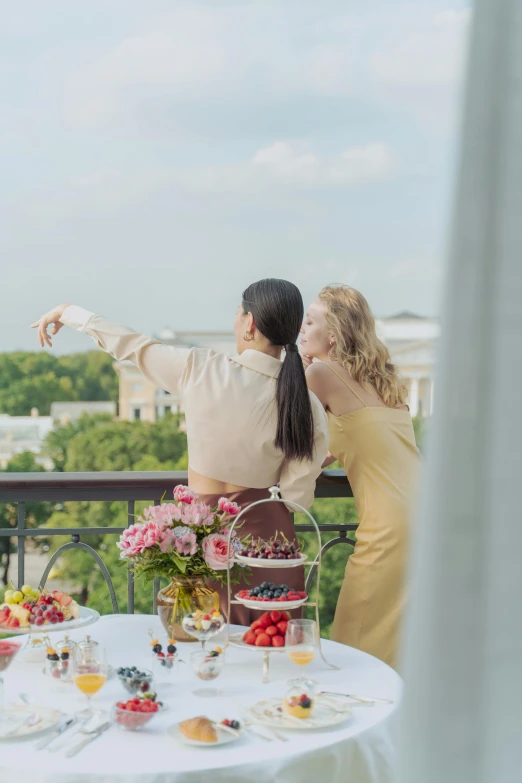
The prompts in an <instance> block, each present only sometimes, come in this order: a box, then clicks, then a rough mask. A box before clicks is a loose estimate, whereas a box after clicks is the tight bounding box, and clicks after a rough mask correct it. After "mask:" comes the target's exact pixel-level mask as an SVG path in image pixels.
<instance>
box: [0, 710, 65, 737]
mask: <svg viewBox="0 0 522 783" xmlns="http://www.w3.org/2000/svg"><path fill="white" fill-rule="evenodd" d="M6 712H7V715H8V716H9V723H10V726H9V728H8V727H7V726H4V725H3V723H2V724H0V742H16V741H18V740H24V739H35V738H36V737H39V736H40V735H41V734H45V732H47V731H50V730H51V729H52V728H53V727H54V726H56V724H57V723H58V720H59V718H60V713H59V712H57V711H56V710H53V709H51V708H49V707H33V705H24V706H19V705H12V706H10V707H9V708H8V710H7V711H6ZM32 716H36V719H37V720H36V719H35V720H34V721H33V720H32Z"/></svg>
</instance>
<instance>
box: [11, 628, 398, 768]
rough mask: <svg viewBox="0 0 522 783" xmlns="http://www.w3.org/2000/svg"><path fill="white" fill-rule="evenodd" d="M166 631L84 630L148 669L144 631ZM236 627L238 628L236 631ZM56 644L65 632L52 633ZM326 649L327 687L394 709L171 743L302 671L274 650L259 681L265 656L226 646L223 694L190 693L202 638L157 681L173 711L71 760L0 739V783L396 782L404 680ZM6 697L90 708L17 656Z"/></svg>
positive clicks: (349, 653)
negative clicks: (265, 736)
mask: <svg viewBox="0 0 522 783" xmlns="http://www.w3.org/2000/svg"><path fill="white" fill-rule="evenodd" d="M149 629H152V630H153V632H154V633H155V634H156V635H158V636H159V637H160V638H161V639H163V637H164V636H165V634H164V632H163V630H162V628H161V627H160V622H159V619H158V618H157V617H155V616H151V615H111V616H107V617H102V618H101V620H100V621H99V622H98V623H97V624H96V625H93V626H90V627H89V628H87V629H84V630H79V631H76V632H73V633H71V638H74V639H76V640H80V639H83V638H84V637H85V635H86V633H89V634H90V635H91V637H92V638H94V639H96V640H97V641H98V642H99V643H100V644H102V645H104V646H105V647H106V649H107V652H108V658H109V663H111V664H112V665H113V666H115V667H118V666H122V665H123V666H133V665H135V666H137V667H138V668H147V669H150V668H151V657H152V656H151V652H150V646H149V641H150V639H149V637H148V634H147V632H148V630H149ZM235 630H238V629H237V628H236V629H235ZM53 636H55V638H56V639H57V640H58V639H59V638H61V636H62V634H60V633H58V634H56V635H54V634H53ZM323 645H324V646H323V649H324V652H325V655H326V657H327V658H328V659H329V660H331V662H332V663H335V664H337V665H338V666H340V667H341V670H340V671H334V670H332V669H328V668H326V666H325V665H324V663H323V662H322V661H321V660H320V659H318V660H316V661H314V662H313V663H312V664H310V665H309V666H308V667H307V669H306V671H307V673H308V674H309V675H310V676H311V677H313V678H314V679H315V680H316V681H317V682H318V683H319V685H320V686H321V687H322V688H323V689H325V690H335V691H344V692H346V693H355V694H359V695H367V696H374V697H382V698H390V699H394V700H395V704H394V705H390V706H387V705H386V706H371V707H356V708H354V712H353V717H352V718H351V719H350V720H348V721H347V722H346V723H344V724H342V725H341V726H338V727H335V728H331V729H325V730H322V731H313V732H309V731H288V732H286V735H287V736H288V737H289V741H288V742H279V741H274V742H264V741H263V740H262V739H259V738H257V737H255V736H254V735H252V734H251V733H250V732H247V733H246V734H245V735H244V736H243V737H241V738H240V739H239V740H237V741H236V742H232V743H230V744H228V745H223V746H220V747H217V748H213V747H208V748H199V747H189V746H186V745H183V744H181V743H179V742H177V741H175V740H173V739H171V738H170V737H169V736H168V735H167V734H166V733H165V729H166V728H167V726H169V725H171V724H173V723H177V722H179V721H180V720H183V719H185V718H190V717H194V716H195V715H207V716H208V717H211V718H217V719H222V718H225V717H228V718H240V717H241V714H242V713H243V711H244V709H245V708H246V707H248V706H250V705H253V704H255V703H256V702H257V701H259V700H260V699H263V698H270V697H274V696H283V695H284V693H285V691H286V690H287V685H286V683H287V680H288V679H289V678H292V677H295V676H296V675H297V673H298V672H297V667H296V666H294V665H293V664H292V662H291V661H290V660H288V658H287V656H286V655H285V654H284V653H283V654H274V655H272V656H271V678H270V682H269V683H268V684H266V685H263V684H262V683H261V661H262V655H261V654H259V655H258V654H256V652H254V651H250V650H245V651H243V650H239V649H237V648H233V647H230V648H229V649H228V650H227V662H226V667H225V670H224V672H223V673H222V674H221V676H220V677H219V679H218V680H216V681H215V682H214V683H208V685H211V686H212V685H215V686H216V687H217V686H219V687H220V688H222V689H223V690H224V692H225V695H224V696H220V697H214V698H201V697H198V696H195V695H193V691H194V690H195V689H197V688H198V687H202V686H205V685H207V683H202V682H201V681H200V680H198V679H197V678H196V676H195V675H194V673H193V672H192V669H191V666H190V653H191V652H193V651H195V650H197V649H200V645H199V644H184V645H179V649H180V655H181V657H182V658H184V660H185V661H186V663H185V664H184V665H182V664H179V665H178V669H177V673H176V675H175V679H173V680H172V682H171V683H170V684H168V685H166V686H164V687H163V686H161V685H159V684H158V685H157V690H158V692H159V694H160V697H161V698H162V699H163V700H164V701H165V702H166V703H167V704H168V706H169V709H168V711H166V712H164V713H161V714H158V715H156V716H155V718H154V719H153V720H152V721H151V722H150V724H148V726H147V727H145V728H143V729H141V730H139V731H136V732H129V731H123V730H121V729H120V728H119V727H118V726H113V727H112V728H111V729H110V730H109V731H108V732H106V733H105V734H104V735H103V736H101V737H99V738H98V739H96V740H95V741H94V742H92V743H91V744H90V745H89V746H87V747H86V748H85V749H84V750H82V751H81V753H80V754H79V755H78V756H76V757H74V758H71V759H66V758H64V755H63V753H62V752H60V753H50V752H48V751H47V750H40V751H36V750H35V748H34V745H35V744H36V741H31V742H29V741H18V742H9V743H6V742H2V743H0V781H2V783H204V782H205V781H209V782H210V781H211V782H212V783H221V781H222V782H223V783H225V782H226V783H235V782H236V781H238V782H239V781H241V782H243V781H252V783H253V781H255V783H280V782H281V783H283V782H284V783H303V781H314V783H315V781H318V782H319V783H341V782H342V783H346V782H347V781H350V782H351V783H390V781H391V779H392V767H393V765H394V747H393V742H392V736H391V735H392V727H393V724H394V718H393V716H394V713H395V710H396V707H397V703H398V701H399V698H400V693H401V680H400V678H399V676H398V675H397V674H396V673H395V672H394V671H393V670H392V669H390V668H389V667H387V666H386V665H385V664H383V663H381V662H380V661H378V660H376V659H375V658H372V657H371V656H369V655H366V654H364V653H361V652H358V651H356V650H353V649H351V648H349V647H345V646H343V645H340V644H336V643H334V642H328V641H325V642H324V643H323ZM5 691H6V693H5V696H6V701H7V702H8V701H10V700H11V701H13V700H15V699H16V698H17V696H18V694H19V693H20V692H25V693H27V694H28V695H29V696H30V697H31V700H32V701H34V703H35V704H42V705H45V706H53V707H59V708H60V709H61V710H63V711H65V712H68V713H72V712H74V711H77V710H79V709H80V708H83V707H85V702H86V700H85V698H84V697H83V696H82V694H81V693H80V692H79V691H78V690H77V689H76V688H75V687H74V685H65V684H62V685H56V684H54V682H53V681H52V680H51V679H50V678H47V677H45V676H44V675H43V674H42V665H41V664H37V663H25V662H21V661H17V660H15V661H14V662H13V664H12V666H11V667H10V669H9V670H8V671H7V672H6V674H5ZM125 698H128V697H127V696H126V692H125V691H124V690H123V688H122V686H121V684H120V682H119V681H118V679H117V678H111V679H110V680H109V681H108V683H107V684H106V685H105V687H104V688H103V690H102V691H100V693H99V694H98V695H97V696H95V697H94V699H93V706H98V707H103V708H107V709H108V710H109V709H110V707H111V706H112V705H113V704H114V703H115V702H116V701H118V700H120V699H125Z"/></svg>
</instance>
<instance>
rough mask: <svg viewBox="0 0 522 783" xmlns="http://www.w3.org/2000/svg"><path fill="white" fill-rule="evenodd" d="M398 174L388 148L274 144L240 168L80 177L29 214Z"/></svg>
mask: <svg viewBox="0 0 522 783" xmlns="http://www.w3.org/2000/svg"><path fill="white" fill-rule="evenodd" d="M397 169H398V161H397V157H396V155H395V153H394V151H393V150H392V149H391V147H389V146H388V145H387V144H384V143H374V144H366V145H362V146H358V147H349V148H347V149H345V150H344V151H343V152H341V153H339V154H338V155H332V156H320V155H318V154H316V153H314V152H313V151H312V150H311V149H310V147H309V145H308V144H306V143H304V142H290V141H274V142H273V143H272V144H270V145H268V146H267V147H263V148H261V149H259V150H257V151H256V152H255V153H254V154H253V155H252V157H251V158H250V159H249V160H247V161H244V162H242V163H237V164H229V165H224V166H206V167H193V168H188V169H167V168H161V169H150V170H145V171H141V172H134V173H131V174H129V173H125V174H123V173H120V172H117V171H115V170H114V169H97V170H95V171H93V172H91V173H87V174H82V175H78V176H76V177H74V178H73V179H72V180H71V181H70V182H69V184H68V186H67V188H66V190H67V194H66V195H65V196H64V197H63V198H60V199H53V198H52V197H51V198H44V199H42V200H38V201H36V202H33V203H32V204H30V205H28V207H27V209H28V210H29V211H30V212H31V214H32V215H33V216H34V217H40V218H59V217H66V216H68V215H71V214H77V213H79V212H84V211H90V210H100V211H113V210H115V209H120V208H122V207H124V206H125V205H127V204H132V203H136V202H140V201H145V200H146V199H147V198H148V197H149V196H151V195H152V194H154V193H157V192H159V191H165V190H169V191H171V192H175V191H176V190H177V191H180V192H182V191H195V192H200V193H201V192H202V193H238V194H245V193H250V194H252V193H260V194H267V193H268V194H270V193H273V192H280V191H281V189H282V188H284V189H287V190H291V191H293V192H296V191H303V190H335V189H342V188H353V187H358V186H364V185H370V184H372V183H379V182H383V181H386V180H389V179H390V178H392V177H393V176H394V174H395V173H396V171H397Z"/></svg>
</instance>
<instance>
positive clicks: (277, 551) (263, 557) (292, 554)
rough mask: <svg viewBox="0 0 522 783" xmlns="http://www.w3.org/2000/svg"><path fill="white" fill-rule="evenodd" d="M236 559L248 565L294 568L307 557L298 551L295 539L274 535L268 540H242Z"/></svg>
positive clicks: (301, 563)
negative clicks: (290, 539)
mask: <svg viewBox="0 0 522 783" xmlns="http://www.w3.org/2000/svg"><path fill="white" fill-rule="evenodd" d="M236 560H237V561H238V562H239V563H243V564H244V565H248V566H260V565H262V566H263V568H295V567H296V566H300V565H303V564H304V563H305V562H306V560H307V557H306V555H303V554H302V553H301V552H300V550H299V546H298V545H297V543H296V542H295V541H288V539H287V538H286V537H285V536H282V537H281V538H280V539H278V537H277V535H276V536H274V538H271V539H269V540H264V539H262V538H257V539H256V538H252V539H250V540H247V541H245V542H243V548H242V549H240V550H239V552H238V553H237V554H236ZM260 561H261V562H260Z"/></svg>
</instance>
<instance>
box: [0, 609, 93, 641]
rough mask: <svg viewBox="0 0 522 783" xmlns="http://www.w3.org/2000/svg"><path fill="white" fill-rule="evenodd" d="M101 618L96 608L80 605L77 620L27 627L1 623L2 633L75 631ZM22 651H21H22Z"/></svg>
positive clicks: (0, 629)
mask: <svg viewBox="0 0 522 783" xmlns="http://www.w3.org/2000/svg"><path fill="white" fill-rule="evenodd" d="M99 619H100V613H99V612H97V611H96V609H89V607H87V606H80V616H79V617H78V618H77V619H76V620H65V622H63V623H56V624H55V625H53V624H52V623H46V624H45V625H28V626H27V628H8V627H6V626H5V625H0V633H6V634H9V635H10V636H22V635H27V634H28V633H38V634H41V635H42V636H43V635H44V634H48V633H55V631H62V633H67V632H68V631H74V629H75V628H83V626H84V625H91V623H95V622H96V621H97V620H99ZM20 652H21V651H20Z"/></svg>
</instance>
